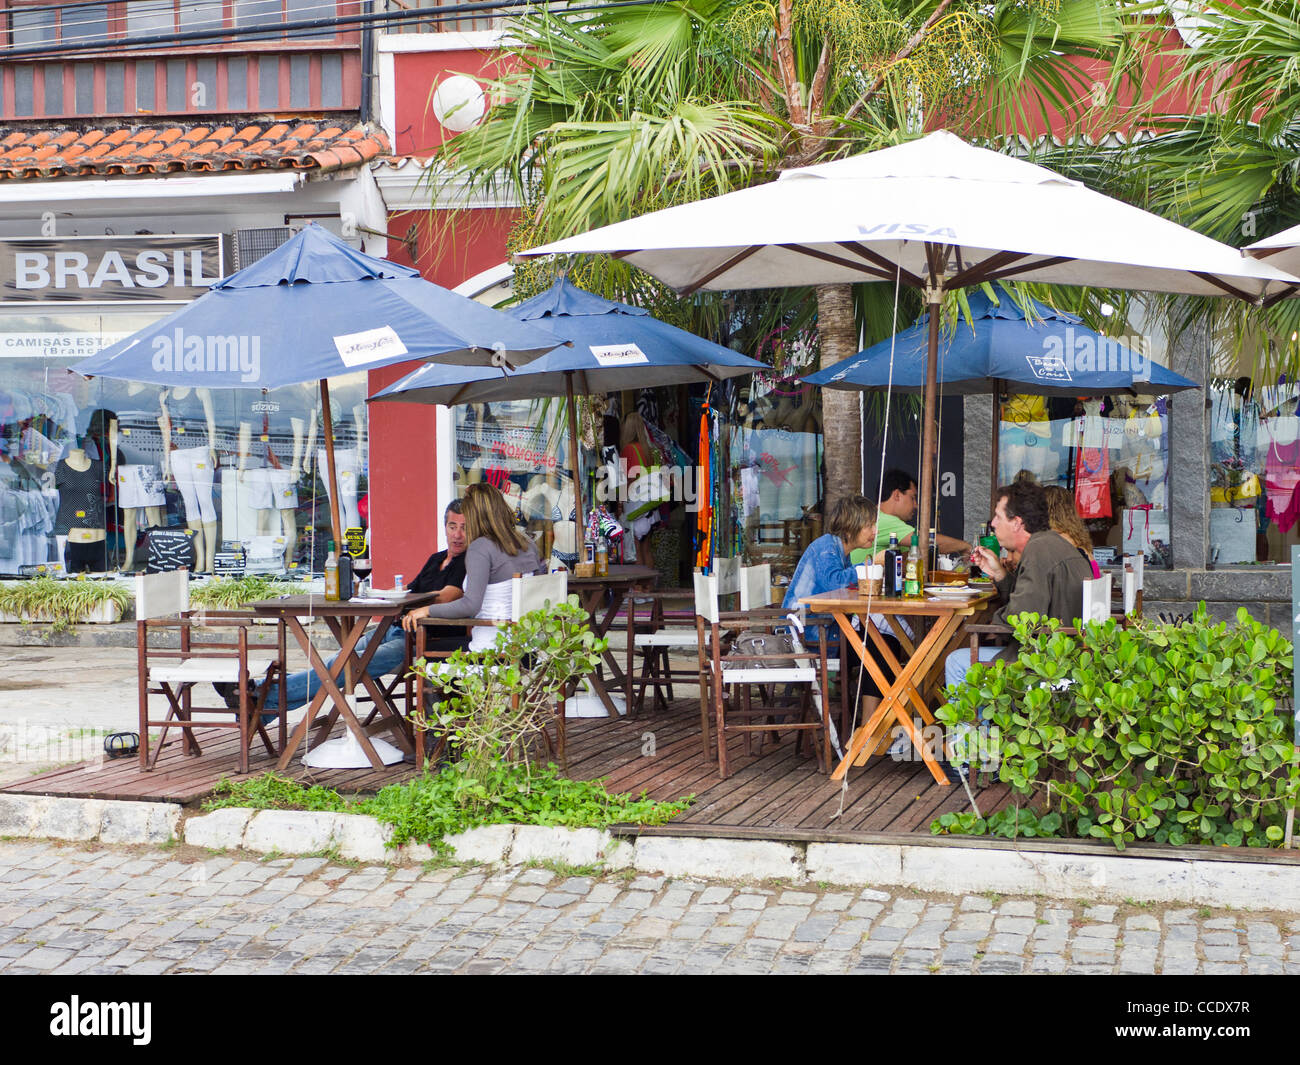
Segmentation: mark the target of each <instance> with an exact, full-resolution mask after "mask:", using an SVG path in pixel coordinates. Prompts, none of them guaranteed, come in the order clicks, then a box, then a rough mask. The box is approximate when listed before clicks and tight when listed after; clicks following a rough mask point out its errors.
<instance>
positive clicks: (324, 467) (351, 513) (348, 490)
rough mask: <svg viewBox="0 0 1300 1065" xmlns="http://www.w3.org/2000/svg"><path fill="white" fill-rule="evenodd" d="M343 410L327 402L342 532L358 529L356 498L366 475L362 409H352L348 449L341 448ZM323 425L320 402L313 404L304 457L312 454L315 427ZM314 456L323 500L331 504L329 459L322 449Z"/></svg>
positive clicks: (359, 515)
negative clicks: (351, 441) (352, 441)
mask: <svg viewBox="0 0 1300 1065" xmlns="http://www.w3.org/2000/svg"><path fill="white" fill-rule="evenodd" d="M342 413H343V408H342V405H341V404H340V403H339V402H338V401H337V400H336V399H331V400H330V414H331V420H332V421H333V424H334V472H335V475H336V476H337V477H338V482H339V522H340V524H341V527H342V531H343V532H346V531H347V530H348V529H359V528H361V527H362V525H361V512H360V510H358V509H357V499H358V496H359V494H360V493H359V491H358V487H359V482H360V479H361V475H362V474H363V473H364V472H365V464H364V460H363V458H362V448H363V446H364V441H365V427H366V423H365V407H364V406H359V407H354V408H353V410H352V416H353V419H354V424H355V426H356V430H355V433H356V436H355V440H356V443H355V444H353V446H351V447H347V446H345V445H344V444H343V439H344V438H345V437H346V436H347V435H348V430H347V429H346V428H345V426H344V423H343V420H342ZM318 422H320V424H322V425H323V424H324V421H323V419H322V418H321V412H320V400H319V399H317V401H316V413H315V416H314V417H313V418H312V420H311V431H310V433H309V435H308V437H307V453H308V454H309V455H310V454H312V453H313V452H312V447H313V444H314V442H315V440H316V426H317V423H318ZM315 456H316V473H317V476H319V477H320V479H321V483H322V484H324V485H325V495H326V498H329V499H331V500H332V492H333V489H332V488H331V487H330V478H329V456H328V455H327V454H326V453H325V449H324V448H323V447H322V448H318V449H316V451H315Z"/></svg>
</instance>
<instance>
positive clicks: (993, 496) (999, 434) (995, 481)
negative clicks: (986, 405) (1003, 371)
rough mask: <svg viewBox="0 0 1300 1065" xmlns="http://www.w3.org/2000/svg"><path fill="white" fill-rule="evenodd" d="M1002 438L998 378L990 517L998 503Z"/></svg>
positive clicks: (990, 483) (998, 384)
mask: <svg viewBox="0 0 1300 1065" xmlns="http://www.w3.org/2000/svg"><path fill="white" fill-rule="evenodd" d="M1001 440H1002V382H1001V381H1000V380H998V379H996V378H995V379H994V381H993V448H992V452H993V472H992V474H991V476H990V477H989V519H990V520H992V518H993V511H994V510H995V509H996V508H997V505H998V465H999V462H1000V456H999V454H998V445H999V444H1000V443H1001Z"/></svg>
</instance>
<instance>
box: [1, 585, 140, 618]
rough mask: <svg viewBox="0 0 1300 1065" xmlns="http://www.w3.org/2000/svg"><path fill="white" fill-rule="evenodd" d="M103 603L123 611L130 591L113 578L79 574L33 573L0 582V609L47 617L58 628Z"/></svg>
mask: <svg viewBox="0 0 1300 1065" xmlns="http://www.w3.org/2000/svg"><path fill="white" fill-rule="evenodd" d="M104 603H116V604H117V606H118V609H119V610H121V611H122V612H125V611H126V609H127V608H128V607H129V606H130V605H131V593H130V592H129V591H128V590H127V589H126V588H125V587H124V586H123V585H121V584H118V583H117V582H115V581H101V580H85V579H82V578H74V579H72V580H61V581H60V580H55V579H54V578H53V577H36V578H33V579H32V580H26V581H5V582H4V583H2V584H0V613H4V614H12V615H14V616H15V617H26V618H30V619H36V620H45V621H51V622H53V623H54V624H55V625H56V626H58V627H59V628H65V627H67V626H70V625H75V624H76V623H77V622H79V621H84V620H85V619H86V618H87V617H88V616H89V615H90V614H91V613H93V612H94V611H95V610H97V609H98V608H99V607H100V606H102V605H103V604H104Z"/></svg>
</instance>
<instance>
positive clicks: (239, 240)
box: [234, 226, 293, 270]
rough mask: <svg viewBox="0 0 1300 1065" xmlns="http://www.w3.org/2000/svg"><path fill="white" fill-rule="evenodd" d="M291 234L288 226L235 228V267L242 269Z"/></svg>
mask: <svg viewBox="0 0 1300 1065" xmlns="http://www.w3.org/2000/svg"><path fill="white" fill-rule="evenodd" d="M292 236H293V230H292V229H290V228H289V227H288V226H271V227H269V228H266V229H236V230H235V241H234V245H235V248H234V250H235V269H236V270H242V269H243V268H244V267H245V266H250V265H252V264H253V263H255V262H257V260H258V259H260V258H262V256H264V255H269V254H270V253H271V252H273V251H275V249H276V248H278V247H279V246H280V245H281V244H283V243H284V242H285V241H286V240H288V239H289V238H290V237H292Z"/></svg>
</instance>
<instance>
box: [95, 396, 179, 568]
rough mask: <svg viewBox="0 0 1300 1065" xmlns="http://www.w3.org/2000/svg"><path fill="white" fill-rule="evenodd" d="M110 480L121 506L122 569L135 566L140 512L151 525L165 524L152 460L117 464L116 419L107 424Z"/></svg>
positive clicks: (155, 468)
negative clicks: (123, 543)
mask: <svg viewBox="0 0 1300 1065" xmlns="http://www.w3.org/2000/svg"><path fill="white" fill-rule="evenodd" d="M108 456H109V458H108V479H109V480H110V481H113V482H114V483H115V484H116V485H117V505H118V506H119V507H120V508H121V509H122V536H123V538H124V540H125V545H124V548H123V554H122V572H123V573H130V572H131V571H132V569H134V568H135V539H136V534H137V533H138V532H139V525H138V515H139V512H140V510H142V509H143V510H144V513H145V520H146V521H147V522H148V523H149V527H152V528H158V526H160V525H162V523H163V517H162V516H163V507H164V506H165V505H166V502H167V501H166V499H165V498H164V496H163V488H162V479H161V478H160V476H159V474H158V467H157V466H155V465H154V464H153V463H151V462H149V463H131V464H124V465H121V466H119V465H118V464H117V419H113V420H112V421H110V422H109V423H108Z"/></svg>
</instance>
